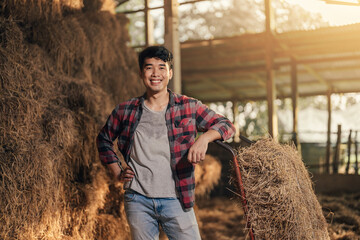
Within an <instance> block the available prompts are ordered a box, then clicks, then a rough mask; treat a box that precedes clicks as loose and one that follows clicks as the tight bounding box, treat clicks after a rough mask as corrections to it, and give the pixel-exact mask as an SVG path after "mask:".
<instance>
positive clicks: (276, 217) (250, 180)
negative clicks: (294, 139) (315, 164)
mask: <svg viewBox="0 0 360 240" xmlns="http://www.w3.org/2000/svg"><path fill="white" fill-rule="evenodd" d="M238 161H239V164H240V171H241V174H242V178H243V183H244V188H245V192H246V198H247V202H248V217H249V218H250V222H251V227H252V228H253V230H254V234H255V238H256V239H291V240H294V239H317V240H318V239H319V240H321V239H329V235H328V231H327V224H326V221H325V218H324V216H323V214H322V210H321V206H320V204H319V202H318V200H317V198H316V196H315V193H314V191H313V188H312V182H311V180H310V177H309V173H308V171H307V170H306V168H305V166H304V164H303V162H302V160H301V157H300V156H299V154H298V153H297V151H296V150H295V148H294V147H292V146H289V145H281V144H279V143H276V142H275V141H273V140H272V139H270V138H268V139H261V140H259V141H257V142H256V143H255V144H254V145H252V146H250V147H248V148H240V149H239V153H238Z"/></svg>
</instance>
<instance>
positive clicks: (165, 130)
mask: <svg viewBox="0 0 360 240" xmlns="http://www.w3.org/2000/svg"><path fill="white" fill-rule="evenodd" d="M172 61H173V56H172V53H171V52H169V51H168V50H167V49H166V48H164V47H158V46H154V47H148V48H146V49H145V50H143V51H142V52H141V53H140V54H139V67H140V77H141V79H142V80H143V83H144V85H145V88H146V92H145V94H144V95H143V96H142V97H137V98H133V99H130V100H129V101H127V102H123V103H120V104H119V105H118V106H117V107H116V108H115V109H114V110H113V112H112V113H111V115H110V116H109V118H108V120H107V122H106V124H105V126H104V127H103V128H102V130H101V132H100V133H99V135H98V138H97V145H98V150H99V154H100V159H101V161H102V163H103V164H106V165H107V166H108V168H109V169H110V171H111V172H112V174H113V175H114V177H115V178H116V179H118V180H120V181H123V182H125V183H124V189H125V190H126V191H125V197H124V198H125V201H124V204H125V212H126V215H127V219H128V222H129V225H130V229H131V235H132V238H133V239H134V240H140V239H144V240H150V239H158V237H159V225H161V226H162V228H163V230H164V232H165V233H166V235H167V236H168V238H169V239H170V240H172V239H179V240H186V239H189V240H196V239H201V238H200V234H199V228H198V225H197V222H196V218H195V214H194V210H193V209H192V207H193V205H194V200H195V199H194V198H195V193H194V190H195V180H194V167H195V165H196V164H197V163H199V162H200V161H202V160H204V158H205V153H206V150H207V147H208V143H209V142H212V141H214V140H216V139H222V140H226V139H228V138H230V137H231V136H232V135H233V133H234V126H233V125H232V124H231V122H230V121H229V120H227V119H226V118H224V117H223V116H221V115H218V114H216V113H215V112H213V111H211V110H209V109H208V108H207V107H206V106H205V105H203V104H202V103H201V102H199V101H198V100H195V99H193V98H189V97H187V96H183V95H178V94H175V93H172V92H171V91H170V90H169V89H168V88H167V86H168V83H169V81H170V79H171V78H172V76H173V69H172V66H173V64H172ZM198 130H200V131H203V132H204V133H203V134H202V135H200V136H199V137H198V138H197V139H196V136H197V131H198ZM115 139H118V148H119V150H120V152H121V153H122V155H123V157H124V159H125V162H126V163H127V165H128V166H127V167H126V168H123V167H121V165H120V162H119V160H118V157H117V156H116V154H115V152H114V150H113V141H114V140H115ZM195 139H196V140H195Z"/></svg>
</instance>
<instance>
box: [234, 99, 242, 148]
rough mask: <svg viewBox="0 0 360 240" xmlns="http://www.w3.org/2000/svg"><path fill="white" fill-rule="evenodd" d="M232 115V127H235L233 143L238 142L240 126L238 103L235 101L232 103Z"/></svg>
mask: <svg viewBox="0 0 360 240" xmlns="http://www.w3.org/2000/svg"><path fill="white" fill-rule="evenodd" d="M232 103H233V114H234V126H235V130H236V132H235V135H234V142H236V143H238V142H240V126H239V103H238V102H237V101H233V102H232Z"/></svg>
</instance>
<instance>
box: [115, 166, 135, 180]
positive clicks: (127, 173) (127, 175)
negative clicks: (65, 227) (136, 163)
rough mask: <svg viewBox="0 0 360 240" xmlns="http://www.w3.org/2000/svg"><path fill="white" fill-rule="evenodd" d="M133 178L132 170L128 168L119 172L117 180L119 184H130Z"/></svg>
mask: <svg viewBox="0 0 360 240" xmlns="http://www.w3.org/2000/svg"><path fill="white" fill-rule="evenodd" d="M134 176H135V173H134V172H133V170H132V169H131V168H130V167H126V168H125V169H124V171H121V172H120V175H119V178H118V179H119V181H120V182H130V181H131V180H132V179H133V177H134Z"/></svg>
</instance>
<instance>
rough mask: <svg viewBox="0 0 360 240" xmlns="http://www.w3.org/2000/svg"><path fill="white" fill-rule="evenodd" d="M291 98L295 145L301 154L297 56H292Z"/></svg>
mask: <svg viewBox="0 0 360 240" xmlns="http://www.w3.org/2000/svg"><path fill="white" fill-rule="evenodd" d="M291 100H292V108H293V109H292V110H293V132H292V135H293V136H292V140H293V142H294V145H295V146H296V148H297V149H298V152H299V153H300V154H301V147H300V146H301V145H300V142H299V137H298V115H299V108H298V102H299V91H298V82H297V68H296V60H295V58H291Z"/></svg>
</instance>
